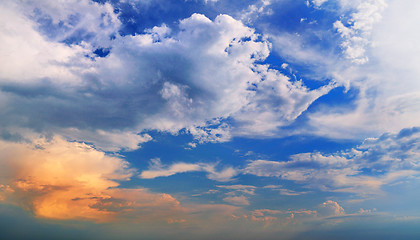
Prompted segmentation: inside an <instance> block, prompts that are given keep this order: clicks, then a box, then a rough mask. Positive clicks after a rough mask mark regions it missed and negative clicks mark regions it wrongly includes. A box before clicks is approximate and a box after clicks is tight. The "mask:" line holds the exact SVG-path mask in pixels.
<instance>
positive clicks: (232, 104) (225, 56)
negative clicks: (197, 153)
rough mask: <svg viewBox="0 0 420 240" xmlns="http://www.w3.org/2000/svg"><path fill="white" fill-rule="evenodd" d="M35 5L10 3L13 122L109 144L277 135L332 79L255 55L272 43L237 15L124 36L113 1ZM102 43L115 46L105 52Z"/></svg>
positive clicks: (7, 83) (6, 122) (9, 110)
mask: <svg viewBox="0 0 420 240" xmlns="http://www.w3.org/2000/svg"><path fill="white" fill-rule="evenodd" d="M32 3H33V2H28V3H27V4H23V5H22V6H18V5H17V4H15V3H13V2H11V1H7V2H3V3H2V5H1V11H2V12H3V13H4V14H2V17H3V18H7V19H8V20H7V21H6V19H4V20H5V21H4V22H5V23H6V24H5V25H2V28H1V29H0V30H1V37H0V42H1V43H2V44H1V45H2V46H3V48H0V51H1V52H2V55H4V56H8V58H7V61H6V60H4V61H3V62H2V64H1V65H2V66H1V67H0V72H1V74H2V77H3V78H4V79H2V81H1V82H0V89H1V90H0V91H1V92H2V93H3V94H2V96H1V98H2V100H4V101H2V102H3V103H4V104H6V103H9V104H8V105H7V107H5V105H4V106H2V107H1V106H0V113H1V114H2V116H7V117H5V118H2V120H1V123H2V124H1V125H2V127H3V128H4V129H11V128H22V129H28V130H31V131H34V132H38V133H43V134H45V133H51V132H53V133H59V134H61V135H63V136H65V137H66V138H69V139H73V140H78V141H85V142H90V143H93V144H94V145H95V146H96V147H97V148H100V149H104V150H110V151H116V150H119V149H126V150H133V149H136V148H138V147H139V144H141V143H142V142H145V141H148V140H150V138H149V137H147V136H145V135H138V134H137V133H141V132H142V131H145V130H153V129H156V130H161V131H168V132H172V133H177V132H178V131H179V130H181V129H186V132H188V133H190V134H192V135H193V136H194V137H195V141H196V142H197V143H203V142H225V141H228V140H230V139H231V138H232V137H233V136H250V137H253V136H256V135H258V136H273V135H275V133H276V132H277V130H278V128H279V127H281V126H285V125H288V124H290V123H292V122H293V121H294V120H295V119H296V118H297V117H298V116H299V115H301V114H302V113H303V112H304V111H305V110H306V109H307V108H308V106H309V105H310V104H311V103H312V102H313V101H315V100H316V99H317V98H319V97H320V96H322V95H324V94H326V93H327V92H328V91H329V90H330V89H331V88H332V87H333V86H328V87H324V88H321V89H317V90H309V89H307V88H306V87H305V86H303V85H302V83H301V82H295V81H292V80H290V79H288V78H287V77H285V76H283V75H282V74H280V73H279V72H277V71H275V70H272V69H270V70H269V68H268V66H265V65H261V64H259V63H257V61H260V60H264V59H265V58H266V57H267V56H268V55H269V53H270V46H271V45H270V43H269V42H268V41H267V40H266V39H265V37H264V36H261V35H259V34H256V33H255V31H254V29H252V28H249V27H246V26H244V25H243V24H242V23H241V22H240V21H237V20H235V19H233V18H232V17H230V16H227V15H219V16H217V17H216V18H215V19H214V20H213V21H212V20H210V19H208V18H207V17H205V16H204V15H201V14H193V15H192V16H191V17H190V18H186V19H183V20H181V21H180V22H179V28H180V29H181V31H179V32H175V33H173V32H171V29H169V28H168V27H167V26H166V25H161V26H156V27H154V28H151V29H148V30H146V31H145V33H144V34H138V35H135V36H124V37H122V36H119V35H118V34H117V29H118V28H119V26H120V23H119V21H118V18H117V16H116V15H115V13H113V11H112V9H111V6H110V5H109V4H98V3H93V2H92V3H91V2H88V1H71V2H68V3H67V2H66V3H65V4H58V3H56V2H54V1H44V2H42V3H39V4H32ZM263 4H265V5H268V4H269V3H268V2H263ZM35 6H36V8H37V9H38V10H37V11H40V12H41V13H42V14H40V15H39V16H38V18H36V17H35V18H34V17H33V16H31V14H32V11H33V9H34V7H35ZM74 16H76V20H75V19H73V17H74ZM41 18H42V19H49V20H48V21H44V22H43V21H42V19H41ZM10 19H12V20H13V21H10ZM73 21H74V22H73ZM104 21H105V22H104ZM58 22H62V23H63V24H64V25H65V26H67V25H68V26H67V27H63V28H61V27H60V26H61V25H57V23H58ZM46 24H47V25H48V24H50V25H51V26H50V25H48V26H47V25H46ZM49 27H51V28H53V27H55V28H57V29H56V31H55V32H52V33H51V34H53V35H51V34H50V35H48V34H47V33H46V32H45V31H46V29H47V28H49ZM44 30H45V31H44ZM91 32H92V34H93V35H92V36H93V37H91V38H87V37H86V36H85V35H84V34H82V33H91ZM76 33H77V34H79V35H77V34H76ZM75 34H76V35H77V36H76V35H75ZM110 35H115V38H112V39H111V38H110ZM85 38H86V39H85ZM29 39H30V40H29ZM66 39H67V40H68V39H73V40H72V41H73V42H70V43H71V44H65V43H62V42H60V41H64V42H65V41H67V40H66ZM105 39H107V40H106V41H105ZM110 39H111V40H110ZM79 40H80V41H79ZM9 43H10V44H9ZM6 46H7V47H6ZM97 47H106V48H109V51H110V53H109V55H108V56H106V57H97V56H95V55H94V54H93V53H92V51H93V50H95V49H96V48H97ZM22 56H25V57H24V58H22ZM252 88H254V89H252ZM226 119H233V122H234V123H233V124H230V123H229V124H228V123H226V122H224V120H226ZM213 120H214V121H215V122H214V121H213ZM233 128H235V129H233ZM216 178H217V177H216Z"/></svg>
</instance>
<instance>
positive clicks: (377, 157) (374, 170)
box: [242, 128, 420, 197]
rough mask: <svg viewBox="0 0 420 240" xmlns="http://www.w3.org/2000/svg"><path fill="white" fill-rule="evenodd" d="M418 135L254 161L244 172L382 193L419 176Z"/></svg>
mask: <svg viewBox="0 0 420 240" xmlns="http://www.w3.org/2000/svg"><path fill="white" fill-rule="evenodd" d="M419 132H420V131H419V129H418V128H411V129H404V130H402V131H400V133H398V134H384V135H382V136H381V137H379V138H375V139H366V140H365V141H364V142H363V143H362V144H361V145H359V146H357V147H356V148H352V149H348V150H346V151H341V152H336V153H333V154H322V153H318V152H314V153H301V154H295V155H292V156H291V160H289V161H284V162H277V161H267V160H254V161H250V162H249V163H248V164H247V165H246V166H245V168H244V169H243V171H242V172H243V173H244V174H253V175H256V176H263V177H279V178H282V179H286V180H292V181H296V182H298V183H302V184H305V185H307V186H310V187H316V188H319V189H321V190H326V191H335V192H350V193H356V194H359V195H361V196H365V197H366V196H368V195H371V194H382V193H383V192H382V190H381V188H382V187H383V186H385V185H389V184H392V183H395V182H398V181H401V180H403V179H406V178H410V177H412V176H415V175H418V174H419V173H420V172H419V161H418V156H419V154H420V153H419V149H420V148H419V146H418V143H419V142H420V141H419V140H420V139H419ZM366 169H369V172H365V170H366Z"/></svg>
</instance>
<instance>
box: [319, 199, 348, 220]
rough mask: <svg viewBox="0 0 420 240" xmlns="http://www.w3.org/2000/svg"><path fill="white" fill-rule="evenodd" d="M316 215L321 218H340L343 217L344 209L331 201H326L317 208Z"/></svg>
mask: <svg viewBox="0 0 420 240" xmlns="http://www.w3.org/2000/svg"><path fill="white" fill-rule="evenodd" d="M318 213H319V214H320V215H321V216H326V217H330V216H342V215H344V214H345V213H344V209H343V208H342V207H341V206H340V205H339V204H338V203H337V202H334V201H332V200H328V201H326V202H324V203H322V204H321V205H320V206H319V209H318Z"/></svg>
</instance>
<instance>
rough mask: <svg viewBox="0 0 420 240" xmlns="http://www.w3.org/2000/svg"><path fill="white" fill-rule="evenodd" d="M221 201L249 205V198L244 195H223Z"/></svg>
mask: <svg viewBox="0 0 420 240" xmlns="http://www.w3.org/2000/svg"><path fill="white" fill-rule="evenodd" d="M223 201H225V202H228V203H231V204H233V205H249V200H248V198H247V197H245V196H232V197H225V198H223Z"/></svg>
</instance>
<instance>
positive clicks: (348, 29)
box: [334, 0, 386, 64]
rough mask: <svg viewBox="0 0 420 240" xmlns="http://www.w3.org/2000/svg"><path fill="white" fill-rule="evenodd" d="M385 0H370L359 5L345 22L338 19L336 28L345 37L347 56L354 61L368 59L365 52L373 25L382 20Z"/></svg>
mask: <svg viewBox="0 0 420 240" xmlns="http://www.w3.org/2000/svg"><path fill="white" fill-rule="evenodd" d="M385 7H386V4H385V1H384V0H370V1H365V2H361V3H360V4H358V5H357V7H356V11H355V12H354V13H352V14H351V16H350V18H349V19H348V20H347V22H345V23H344V24H343V22H342V21H336V22H335V23H334V28H335V29H336V30H337V31H338V32H339V33H340V35H341V37H342V38H343V42H342V43H341V47H342V48H343V53H344V55H345V56H346V58H348V59H350V60H351V61H352V62H354V63H358V64H363V63H366V62H367V61H368V57H367V56H366V54H365V51H366V48H367V47H368V45H369V44H370V37H371V36H370V35H371V32H372V28H373V25H374V24H375V23H377V22H379V21H380V19H381V12H382V11H383V10H384V9H385Z"/></svg>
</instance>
